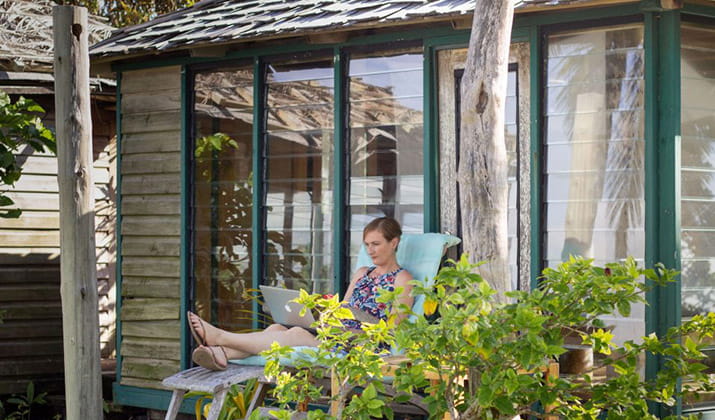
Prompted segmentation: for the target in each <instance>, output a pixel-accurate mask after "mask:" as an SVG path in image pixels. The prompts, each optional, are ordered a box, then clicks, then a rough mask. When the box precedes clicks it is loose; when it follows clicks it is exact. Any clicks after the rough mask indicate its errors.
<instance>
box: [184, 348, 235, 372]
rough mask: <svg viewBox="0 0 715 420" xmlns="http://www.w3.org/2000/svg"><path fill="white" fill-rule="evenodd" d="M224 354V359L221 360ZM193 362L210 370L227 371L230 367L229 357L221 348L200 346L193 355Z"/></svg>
mask: <svg viewBox="0 0 715 420" xmlns="http://www.w3.org/2000/svg"><path fill="white" fill-rule="evenodd" d="M219 350H220V351H219ZM222 354H223V359H219V357H220V356H221V355H222ZM191 360H193V361H194V363H196V364H197V365H199V366H201V367H203V368H205V369H208V370H226V368H227V367H228V355H227V354H226V350H224V348H223V347H221V346H199V347H197V348H196V350H194V353H193V354H192V355H191Z"/></svg>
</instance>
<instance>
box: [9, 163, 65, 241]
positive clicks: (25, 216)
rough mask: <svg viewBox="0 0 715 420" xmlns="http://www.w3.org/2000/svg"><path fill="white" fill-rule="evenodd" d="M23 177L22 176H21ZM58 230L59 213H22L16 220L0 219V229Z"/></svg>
mask: <svg viewBox="0 0 715 420" xmlns="http://www.w3.org/2000/svg"><path fill="white" fill-rule="evenodd" d="M23 176H24V175H23ZM39 228H42V229H59V228H60V213H59V211H54V212H53V211H23V212H22V214H21V215H20V217H18V218H17V219H0V229H39Z"/></svg>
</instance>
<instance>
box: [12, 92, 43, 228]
mask: <svg viewBox="0 0 715 420" xmlns="http://www.w3.org/2000/svg"><path fill="white" fill-rule="evenodd" d="M44 112H45V110H44V109H42V107H41V106H39V105H38V104H36V103H35V102H34V101H32V100H30V99H26V98H23V97H20V98H19V99H18V100H17V101H16V102H14V103H13V102H12V100H10V96H9V95H8V94H7V93H5V92H3V91H0V186H13V185H14V184H15V182H17V180H18V179H20V175H21V174H22V168H21V167H20V165H18V164H17V162H16V160H15V154H16V153H17V152H19V151H20V148H21V147H23V146H25V145H28V146H30V147H31V148H32V149H34V150H36V151H38V152H41V151H44V150H45V148H47V149H48V150H49V151H51V152H52V153H56V148H55V147H56V145H55V136H54V134H53V133H52V131H50V130H49V129H48V128H46V127H45V126H44V125H43V124H42V122H41V121H40V117H39V116H38V114H41V113H44ZM13 204H14V202H13V200H12V199H11V198H10V197H8V196H7V195H6V194H5V193H3V192H1V191H0V217H6V218H17V217H20V213H21V211H20V209H10V210H8V209H2V207H7V206H12V205H13Z"/></svg>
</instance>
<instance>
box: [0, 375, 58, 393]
mask: <svg viewBox="0 0 715 420" xmlns="http://www.w3.org/2000/svg"><path fill="white" fill-rule="evenodd" d="M29 382H32V383H33V384H34V385H35V392H47V393H51V394H53V395H54V394H61V393H62V392H64V376H63V375H61V374H54V375H40V376H36V377H30V376H27V375H21V376H5V377H0V395H9V394H23V395H24V394H25V390H26V389H27V384H28V383H29Z"/></svg>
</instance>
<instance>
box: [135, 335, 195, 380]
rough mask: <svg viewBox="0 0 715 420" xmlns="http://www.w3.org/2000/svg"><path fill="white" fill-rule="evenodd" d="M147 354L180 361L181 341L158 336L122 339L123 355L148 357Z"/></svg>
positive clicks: (153, 357) (156, 357) (157, 357)
mask: <svg viewBox="0 0 715 420" xmlns="http://www.w3.org/2000/svg"><path fill="white" fill-rule="evenodd" d="M147 355H151V357H152V359H161V360H176V361H179V360H181V343H180V342H179V341H178V340H166V339H157V338H138V337H124V338H123V339H122V357H146V356H147ZM124 360H126V359H124ZM130 376H131V375H130Z"/></svg>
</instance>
